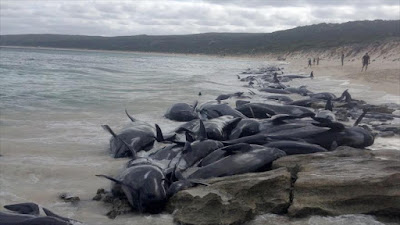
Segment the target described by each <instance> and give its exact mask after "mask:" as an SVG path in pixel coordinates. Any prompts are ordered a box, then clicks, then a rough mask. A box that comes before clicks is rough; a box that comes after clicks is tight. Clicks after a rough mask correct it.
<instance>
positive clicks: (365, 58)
mask: <svg viewBox="0 0 400 225" xmlns="http://www.w3.org/2000/svg"><path fill="white" fill-rule="evenodd" d="M344 57H345V56H344V53H343V52H342V56H341V57H340V59H341V62H342V66H343V65H344ZM312 62H313V64H312ZM315 62H317V65H319V57H317V58H313V59H312V60H311V58H308V67H311V66H312V65H315ZM370 63H371V61H370V57H369V55H368V52H367V53H365V55H364V56H363V57H362V68H361V72H362V71H363V70H364V68H365V70H364V71H367V69H368V64H370Z"/></svg>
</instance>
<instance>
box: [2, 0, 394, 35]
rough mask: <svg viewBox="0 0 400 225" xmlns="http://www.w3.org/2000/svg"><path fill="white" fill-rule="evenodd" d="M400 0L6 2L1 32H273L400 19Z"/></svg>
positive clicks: (16, 0)
mask: <svg viewBox="0 0 400 225" xmlns="http://www.w3.org/2000/svg"><path fill="white" fill-rule="evenodd" d="M399 1H400V0H362V1H359V0H357V1H351V0H348V1H345V0H299V1H294V0H279V1H278V0H275V1H267V0H231V1H229V0H203V1H200V0H198V1H195V0H148V1H144V0H131V1H127V0H126V1H117V0H113V1H111V0H86V1H84V0H65V1H62V0H29V1H28V0H0V16H1V18H0V34H39V33H51V34H80V35H102V36H120V35H138V34H149V35H160V34H193V33H205V32H256V33H260V32H265V33H268V32H272V31H277V30H284V29H289V28H293V27H297V26H304V25H311V24H316V23H323V22H326V23H342V22H347V21H353V20H375V19H384V20H398V19H400V18H399V17H400V6H399Z"/></svg>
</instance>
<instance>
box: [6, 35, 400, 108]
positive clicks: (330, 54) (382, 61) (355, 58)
mask: <svg viewBox="0 0 400 225" xmlns="http://www.w3.org/2000/svg"><path fill="white" fill-rule="evenodd" d="M0 48H17V49H24V48H27V49H39V50H41V49H43V50H62V51H86V52H111V53H113V52H114V53H128V54H131V53H136V54H151V55H164V56H189V57H213V58H243V59H254V60H257V61H264V60H265V61H269V62H285V63H287V64H288V66H289V67H290V69H291V70H292V71H304V72H306V73H310V72H311V71H314V75H315V76H317V77H318V76H320V77H330V78H332V79H340V80H348V82H350V83H351V84H357V85H364V86H367V87H369V88H371V89H372V90H374V91H382V92H385V93H387V94H391V95H395V96H399V97H400V53H399V52H400V42H396V41H392V42H386V43H381V44H376V45H367V46H364V47H363V48H362V49H358V50H357V51H356V50H355V49H356V47H355V46H343V47H340V48H332V49H316V50H307V51H298V52H290V53H282V54H278V53H271V54H268V53H266V54H261V55H246V54H242V55H224V56H223V55H212V54H210V55H209V54H184V53H163V52H140V51H119V50H96V49H76V48H49V47H29V46H0ZM340 52H345V55H346V57H345V62H344V66H341V62H340V54H341V53H340ZM364 52H370V53H372V54H370V55H371V64H370V65H369V68H368V70H367V71H366V72H361V58H362V56H363V54H364ZM279 57H281V58H284V59H285V60H284V61H281V60H278V58H279ZM315 57H320V59H321V60H320V65H313V66H312V67H310V68H309V67H307V59H308V58H315ZM396 103H397V104H400V98H399V99H398V100H397V101H396Z"/></svg>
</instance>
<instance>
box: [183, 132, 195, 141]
mask: <svg viewBox="0 0 400 225" xmlns="http://www.w3.org/2000/svg"><path fill="white" fill-rule="evenodd" d="M185 137H186V141H188V142H193V141H195V138H194V137H193V136H192V135H191V134H190V132H188V131H186V132H185Z"/></svg>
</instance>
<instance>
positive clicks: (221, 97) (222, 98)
mask: <svg viewBox="0 0 400 225" xmlns="http://www.w3.org/2000/svg"><path fill="white" fill-rule="evenodd" d="M242 95H243V92H235V93H231V94H221V95H218V97H217V98H216V99H215V100H217V101H222V100H226V99H228V98H231V97H241V96H242Z"/></svg>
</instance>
